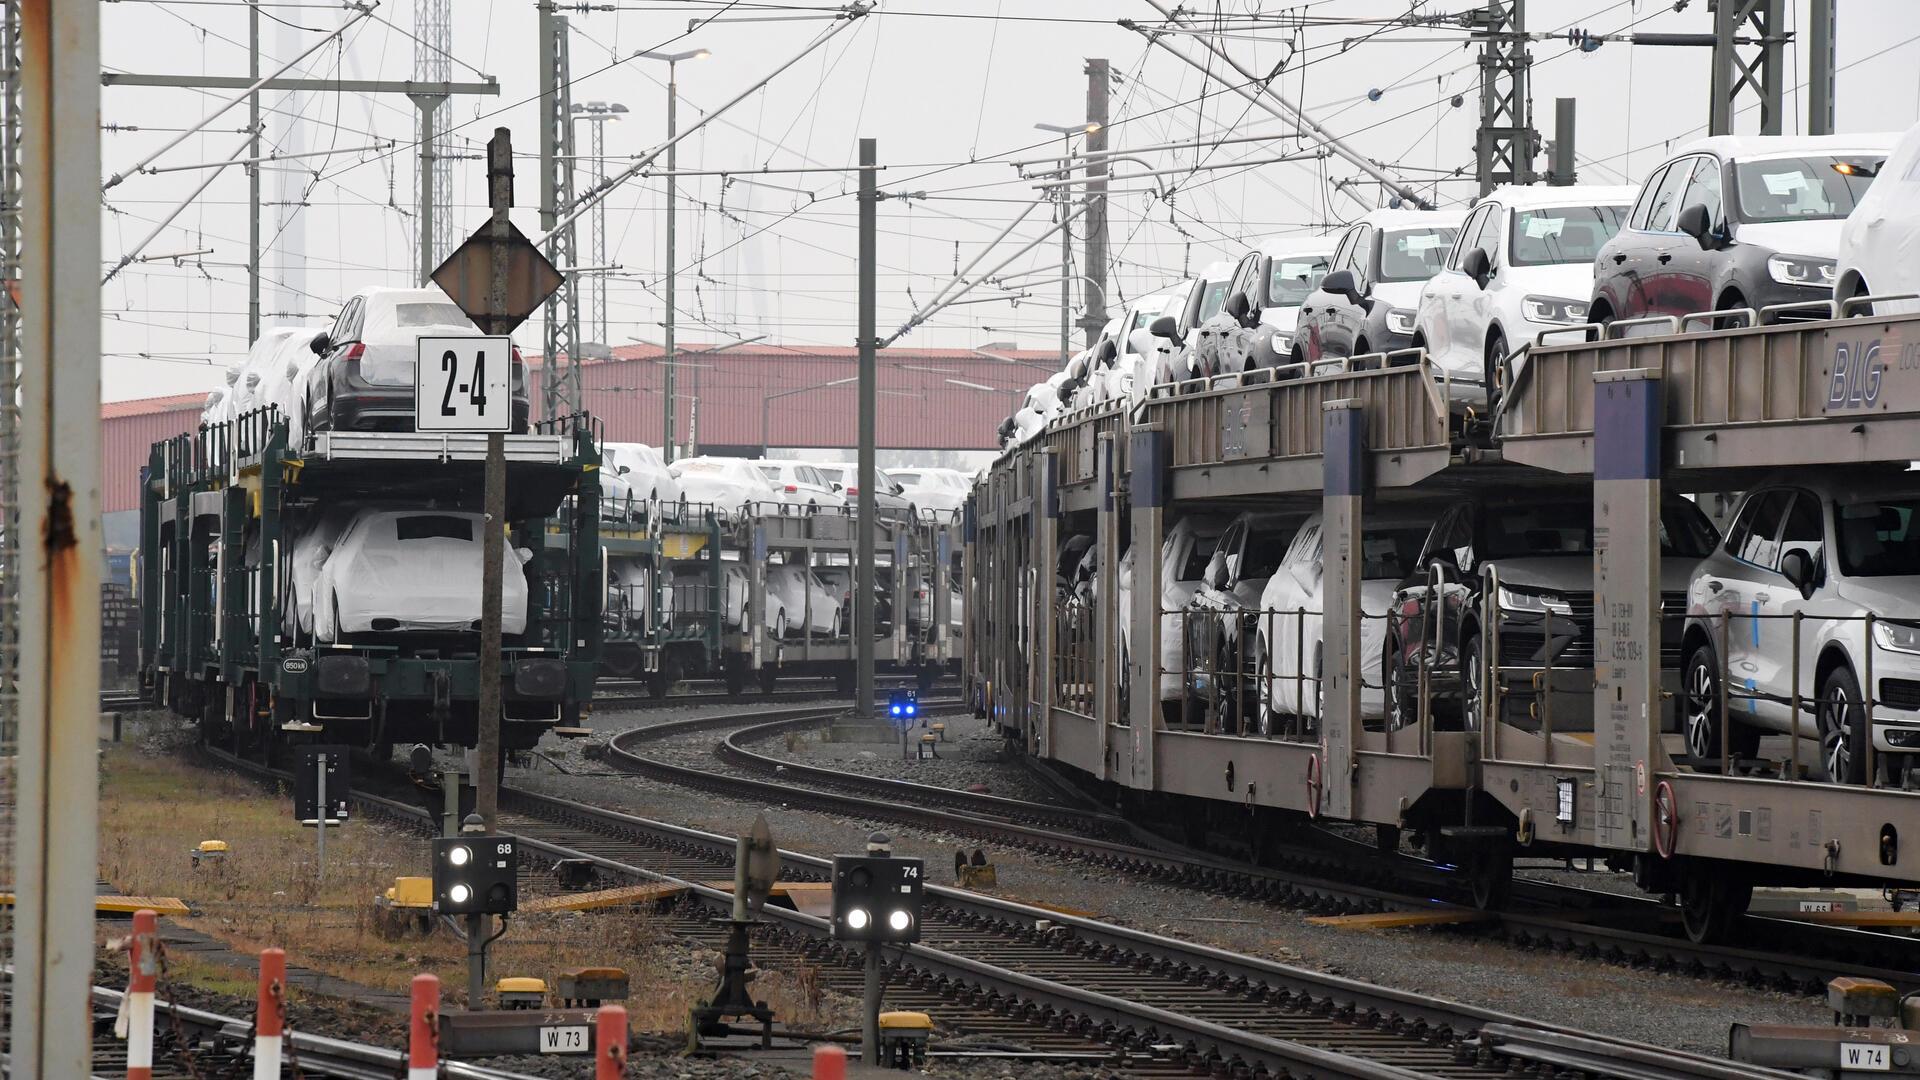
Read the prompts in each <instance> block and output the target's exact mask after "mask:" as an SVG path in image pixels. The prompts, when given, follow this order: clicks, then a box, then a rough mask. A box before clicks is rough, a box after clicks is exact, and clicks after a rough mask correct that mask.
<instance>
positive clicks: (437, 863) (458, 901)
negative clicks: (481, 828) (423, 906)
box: [433, 833, 520, 915]
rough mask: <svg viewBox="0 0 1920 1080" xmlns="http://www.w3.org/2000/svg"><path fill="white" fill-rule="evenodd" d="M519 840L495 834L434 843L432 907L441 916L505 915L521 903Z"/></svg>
mask: <svg viewBox="0 0 1920 1080" xmlns="http://www.w3.org/2000/svg"><path fill="white" fill-rule="evenodd" d="M519 867H520V853H519V839H518V838H517V837H512V836H501V835H499V834H497V833H483V834H480V835H474V834H472V833H463V834H461V835H459V836H443V837H439V838H437V839H435V840H434V842H433V910H434V911H436V912H438V913H440V914H442V915H507V914H511V913H512V912H513V911H514V909H516V908H518V907H519V906H520V886H519V879H518V874H519Z"/></svg>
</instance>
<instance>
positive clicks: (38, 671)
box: [8, 0, 101, 1076]
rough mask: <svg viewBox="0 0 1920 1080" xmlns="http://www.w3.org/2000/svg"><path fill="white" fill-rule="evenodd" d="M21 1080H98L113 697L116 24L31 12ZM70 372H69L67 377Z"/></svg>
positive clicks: (15, 1061) (24, 67)
mask: <svg viewBox="0 0 1920 1080" xmlns="http://www.w3.org/2000/svg"><path fill="white" fill-rule="evenodd" d="M20 77H21V83H22V90H23V94H22V97H23V99H24V100H23V108H22V111H21V116H22V119H23V121H24V123H23V124H22V128H21V130H22V135H21V144H22V152H23V161H22V168H21V204H22V207H23V210H22V213H21V219H22V224H23V230H24V243H23V244H22V248H21V266H22V271H23V272H22V277H23V278H24V282H23V286H22V289H21V294H20V300H21V315H22V318H21V326H22V330H23V336H22V343H21V346H22V347H21V373H20V374H21V379H20V381H21V390H20V406H21V415H20V424H19V458H18V462H19V473H18V475H19V478H20V481H19V485H20V486H19V499H20V506H19V529H18V533H17V535H18V538H19V548H18V550H19V564H18V566H17V567H9V568H8V570H9V573H15V572H17V573H18V574H19V578H20V585H19V607H18V628H19V632H20V634H19V642H20V653H19V663H20V667H19V683H18V686H19V699H18V700H19V714H18V717H19V733H20V741H19V751H18V754H17V756H16V759H15V767H16V769H17V770H18V779H17V787H16V789H15V792H14V798H15V815H16V816H15V821H16V822H17V824H16V828H15V833H14V865H13V868H12V869H13V892H14V896H15V907H14V924H13V933H14V941H13V945H14V955H13V965H14V974H13V1009H12V1011H13V1016H12V1043H11V1046H10V1054H11V1062H10V1067H11V1072H12V1075H14V1076H88V1075H91V1074H92V1073H93V1071H94V1069H93V1061H92V1038H91V1035H92V1032H91V1030H90V1028H91V1024H90V1019H89V1017H88V1011H87V1009H85V1008H84V1007H80V1006H79V1004H78V1003H81V1002H84V1001H86V1000H87V993H88V988H89V986H90V985H91V983H92V974H93V956H94V950H93V885H94V880H95V877H96V875H97V874H98V872H99V867H98V866H97V865H96V859H95V852H96V840H95V833H96V831H97V828H98V814H99V809H98V805H97V802H98V798H99V777H98V775H97V770H98V765H97V762H96V755H97V753H98V746H97V741H98V728H97V726H96V725H95V723H94V721H93V717H95V716H96V715H98V711H99V707H100V704H99V693H100V659H99V657H100V550H101V536H100V365H98V364H96V363H94V362H93V359H92V358H94V357H97V356H99V355H100V261H99V260H100V198H99V193H98V189H97V188H95V187H93V186H92V184H91V183H89V182H88V178H91V177H98V176H99V175H100V134H99V131H100V128H99V123H100V8H99V6H98V5H96V4H73V3H56V2H54V0H23V2H22V3H21V5H20ZM56 358H63V359H64V360H65V361H66V362H64V363H56V362H55V361H56Z"/></svg>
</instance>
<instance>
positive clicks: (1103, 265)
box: [1061, 59, 1112, 348]
mask: <svg viewBox="0 0 1920 1080" xmlns="http://www.w3.org/2000/svg"><path fill="white" fill-rule="evenodd" d="M1086 71H1087V147H1086V151H1087V265H1086V291H1085V292H1084V293H1083V295H1084V296H1085V297H1086V303H1084V304H1082V305H1081V309H1082V311H1081V315H1080V329H1081V330H1082V331H1084V332H1085V334H1086V346H1087V347H1088V348H1092V347H1093V343H1094V342H1096V341H1098V340H1099V339H1100V331H1101V330H1103V329H1105V328H1106V325H1107V161H1106V158H1105V156H1104V154H1105V152H1106V149H1107V89H1108V87H1110V86H1111V85H1112V78H1111V75H1110V74H1109V71H1108V67H1107V62H1106V61H1105V60H1104V59H1091V60H1088V61H1087V68H1086ZM1064 205H1065V204H1064V203H1063V204H1062V206H1064ZM1061 220H1062V221H1065V220H1066V214H1064V213H1063V214H1061ZM1063 227H1064V226H1063Z"/></svg>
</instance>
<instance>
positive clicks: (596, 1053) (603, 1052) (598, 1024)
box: [593, 1005, 627, 1080]
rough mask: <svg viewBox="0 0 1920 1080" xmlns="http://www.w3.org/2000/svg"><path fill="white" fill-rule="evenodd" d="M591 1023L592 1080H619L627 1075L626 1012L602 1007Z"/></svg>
mask: <svg viewBox="0 0 1920 1080" xmlns="http://www.w3.org/2000/svg"><path fill="white" fill-rule="evenodd" d="M593 1022H594V1033H593V1080H621V1077H624V1076H626V1075H627V1010H626V1009H625V1008H624V1007H623V1006H619V1005H602V1006H600V1011H599V1012H598V1013H597V1014H595V1016H594V1021H593Z"/></svg>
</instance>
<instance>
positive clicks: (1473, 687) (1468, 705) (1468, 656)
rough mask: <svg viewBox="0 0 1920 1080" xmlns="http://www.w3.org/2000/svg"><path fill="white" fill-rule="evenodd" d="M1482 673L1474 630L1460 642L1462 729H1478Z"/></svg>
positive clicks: (1477, 637)
mask: <svg viewBox="0 0 1920 1080" xmlns="http://www.w3.org/2000/svg"><path fill="white" fill-rule="evenodd" d="M1484 675H1485V672H1483V671H1481V662H1480V631H1478V630H1475V631H1472V632H1471V633H1469V634H1468V635H1467V639H1466V640H1465V641H1463V642H1461V643H1460V727H1461V729H1462V730H1465V731H1478V730H1480V694H1481V686H1480V683H1481V680H1482V678H1483V677H1484Z"/></svg>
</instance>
